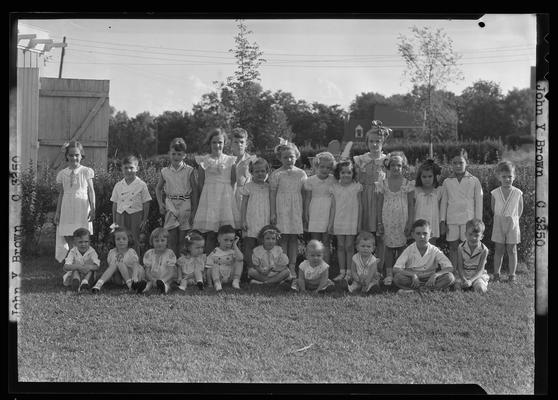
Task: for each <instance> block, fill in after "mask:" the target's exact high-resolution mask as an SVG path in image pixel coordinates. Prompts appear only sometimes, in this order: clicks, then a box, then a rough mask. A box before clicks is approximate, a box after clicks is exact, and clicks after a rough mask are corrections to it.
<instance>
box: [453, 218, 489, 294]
mask: <svg viewBox="0 0 558 400" xmlns="http://www.w3.org/2000/svg"><path fill="white" fill-rule="evenodd" d="M483 233H484V223H483V222H482V221H481V220H480V219H477V218H474V219H472V220H470V221H467V224H465V236H466V237H467V240H466V241H464V242H463V243H461V244H460V245H459V247H457V273H458V275H459V279H458V280H457V281H456V282H455V286H456V288H457V289H474V290H475V292H481V293H486V291H487V290H488V280H489V279H490V278H489V276H488V274H487V272H486V270H485V269H484V267H485V265H486V257H487V256H488V248H487V247H486V246H485V245H484V244H483V243H482V242H481V239H482V237H483Z"/></svg>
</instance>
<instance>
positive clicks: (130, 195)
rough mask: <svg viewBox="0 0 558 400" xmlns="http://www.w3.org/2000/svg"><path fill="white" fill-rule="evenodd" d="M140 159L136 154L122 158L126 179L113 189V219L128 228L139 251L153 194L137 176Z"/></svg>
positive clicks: (135, 247)
mask: <svg viewBox="0 0 558 400" xmlns="http://www.w3.org/2000/svg"><path fill="white" fill-rule="evenodd" d="M137 172H138V159H137V158H136V157H134V156H128V157H125V158H124V159H123V160H122V173H123V174H124V179H122V180H121V181H119V182H117V183H116V184H115V185H114V189H113V190H112V196H111V197H110V201H112V220H113V221H114V223H115V224H116V225H118V226H120V227H122V228H125V229H128V230H129V231H130V232H131V233H132V236H133V238H134V250H135V251H136V253H138V254H140V251H139V243H140V240H139V234H140V231H142V230H143V229H144V228H145V225H146V224H147V218H148V217H149V202H150V201H151V195H150V194H149V190H148V189H147V185H146V184H145V182H144V181H142V180H141V179H140V178H138V177H137V176H136V174H137Z"/></svg>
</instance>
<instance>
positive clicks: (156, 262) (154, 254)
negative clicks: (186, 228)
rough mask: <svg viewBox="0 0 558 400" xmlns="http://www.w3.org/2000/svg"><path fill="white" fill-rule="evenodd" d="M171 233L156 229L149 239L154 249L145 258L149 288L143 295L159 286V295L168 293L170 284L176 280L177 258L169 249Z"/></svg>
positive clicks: (147, 287) (148, 251) (144, 263)
mask: <svg viewBox="0 0 558 400" xmlns="http://www.w3.org/2000/svg"><path fill="white" fill-rule="evenodd" d="M168 237H169V232H168V231H167V230H166V229H165V228H155V229H153V232H151V236H150V237H149V244H150V245H151V246H153V248H152V249H149V250H147V252H146V253H145V255H144V256H143V265H144V266H145V276H146V277H147V286H146V288H145V290H144V291H143V293H146V292H148V291H150V290H151V288H152V287H153V285H156V286H157V289H159V293H164V294H166V293H168V292H169V290H170V282H172V281H173V280H175V279H176V256H175V255H174V252H173V251H172V250H171V249H168V248H167V242H168Z"/></svg>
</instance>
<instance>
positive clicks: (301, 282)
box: [293, 239, 335, 293]
mask: <svg viewBox="0 0 558 400" xmlns="http://www.w3.org/2000/svg"><path fill="white" fill-rule="evenodd" d="M323 258H324V244H323V243H322V242H320V241H319V240H315V239H313V240H310V241H309V242H308V245H307V246H306V260H304V261H303V262H302V263H301V264H300V265H299V266H298V280H297V286H296V287H295V288H293V289H294V290H298V291H299V292H301V293H304V292H306V291H307V290H312V291H314V293H320V292H324V291H326V290H328V291H329V290H332V289H333V288H334V287H335V284H334V283H333V282H332V281H331V280H330V279H329V278H328V275H329V271H328V270H329V265H328V264H327V263H326V262H325V261H324V259H323Z"/></svg>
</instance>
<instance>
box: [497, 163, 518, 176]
mask: <svg viewBox="0 0 558 400" xmlns="http://www.w3.org/2000/svg"><path fill="white" fill-rule="evenodd" d="M502 172H509V173H510V174H514V175H515V165H513V164H512V163H511V162H510V161H500V162H499V163H498V165H496V173H497V174H500V173H502Z"/></svg>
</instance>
